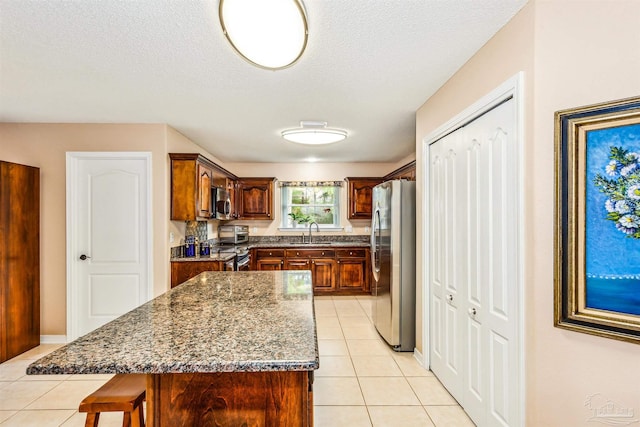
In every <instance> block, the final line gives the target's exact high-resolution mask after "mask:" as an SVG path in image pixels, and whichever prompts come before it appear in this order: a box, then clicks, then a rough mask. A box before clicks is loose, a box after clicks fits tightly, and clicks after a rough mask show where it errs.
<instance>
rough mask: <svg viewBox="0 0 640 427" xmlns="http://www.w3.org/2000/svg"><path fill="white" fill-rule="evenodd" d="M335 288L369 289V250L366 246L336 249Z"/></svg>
mask: <svg viewBox="0 0 640 427" xmlns="http://www.w3.org/2000/svg"><path fill="white" fill-rule="evenodd" d="M336 265H337V270H338V271H337V289H338V290H339V291H344V290H363V291H366V292H369V290H370V289H371V285H370V281H369V277H370V276H371V274H370V271H369V250H368V249H367V248H350V249H339V250H337V251H336Z"/></svg>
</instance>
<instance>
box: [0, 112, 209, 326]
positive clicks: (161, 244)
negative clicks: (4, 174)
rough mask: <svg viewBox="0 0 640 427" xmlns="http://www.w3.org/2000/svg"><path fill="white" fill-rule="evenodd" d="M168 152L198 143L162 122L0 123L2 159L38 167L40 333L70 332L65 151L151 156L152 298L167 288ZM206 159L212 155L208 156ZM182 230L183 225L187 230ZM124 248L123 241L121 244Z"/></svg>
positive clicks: (195, 148)
mask: <svg viewBox="0 0 640 427" xmlns="http://www.w3.org/2000/svg"><path fill="white" fill-rule="evenodd" d="M169 149H175V151H188V152H191V151H198V150H201V149H200V148H199V147H198V146H197V145H195V144H194V143H192V142H191V141H189V140H188V139H186V138H184V137H183V136H182V135H180V134H179V133H178V132H176V131H175V130H173V129H171V128H169V127H168V126H166V125H164V124H144V125H131V124H17V123H0V159H1V160H5V161H10V162H16V163H23V164H27V165H31V166H36V167H39V168H40V177H41V187H40V188H41V196H40V197H41V225H40V254H41V255H40V269H41V274H40V277H41V282H40V290H41V305H40V311H41V333H42V335H65V334H66V327H67V326H66V262H67V261H66V225H65V224H66V153H67V152H68V151H148V152H151V155H152V174H153V175H152V179H153V184H152V188H153V190H152V206H153V238H154V246H153V247H154V249H153V281H154V284H153V286H154V295H159V294H160V293H162V292H165V291H166V290H167V289H168V288H169V243H168V235H169V230H168V228H170V227H171V226H172V225H173V223H170V222H169V221H168V218H169V185H168V182H169V179H170V178H169V176H170V174H169V159H168V156H167V152H168V150H169ZM203 154H206V155H207V156H208V157H210V156H209V155H208V154H207V153H203ZM183 227H184V226H183ZM123 244H124V242H123Z"/></svg>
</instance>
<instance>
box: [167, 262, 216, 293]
mask: <svg viewBox="0 0 640 427" xmlns="http://www.w3.org/2000/svg"><path fill="white" fill-rule="evenodd" d="M204 271H224V262H222V261H211V260H202V261H174V262H172V263H171V287H172V288H175V287H176V286H178V285H180V284H181V283H184V282H186V281H187V280H189V279H191V278H192V277H196V276H197V275H198V274H200V273H202V272H204Z"/></svg>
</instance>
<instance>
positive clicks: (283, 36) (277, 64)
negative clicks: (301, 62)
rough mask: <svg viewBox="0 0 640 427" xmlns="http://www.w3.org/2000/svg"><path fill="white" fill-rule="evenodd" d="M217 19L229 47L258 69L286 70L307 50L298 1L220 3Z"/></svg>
mask: <svg viewBox="0 0 640 427" xmlns="http://www.w3.org/2000/svg"><path fill="white" fill-rule="evenodd" d="M218 15H219V17H220V25H221V26H222V32H223V33H224V35H225V37H226V38H227V40H229V43H231V46H232V47H233V48H234V49H235V50H236V52H238V53H239V54H240V56H242V57H243V58H244V59H246V60H247V61H249V62H250V63H252V64H253V65H256V66H258V67H261V68H266V69H269V70H279V69H282V68H286V67H289V66H291V65H293V64H294V63H295V62H296V61H297V60H298V59H299V58H300V57H301V56H302V53H303V52H304V49H305V47H306V46H307V37H308V33H309V32H308V26H307V15H306V13H305V10H304V5H303V4H302V0H220V7H219V8H218Z"/></svg>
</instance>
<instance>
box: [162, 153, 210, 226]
mask: <svg viewBox="0 0 640 427" xmlns="http://www.w3.org/2000/svg"><path fill="white" fill-rule="evenodd" d="M169 158H170V159H171V219H172V220H182V221H195V220H207V219H209V218H210V217H211V185H212V183H213V169H214V164H213V163H211V162H210V161H209V160H207V159H206V158H205V157H203V156H201V155H199V154H197V153H186V154H182V153H181V154H176V153H170V154H169Z"/></svg>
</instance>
